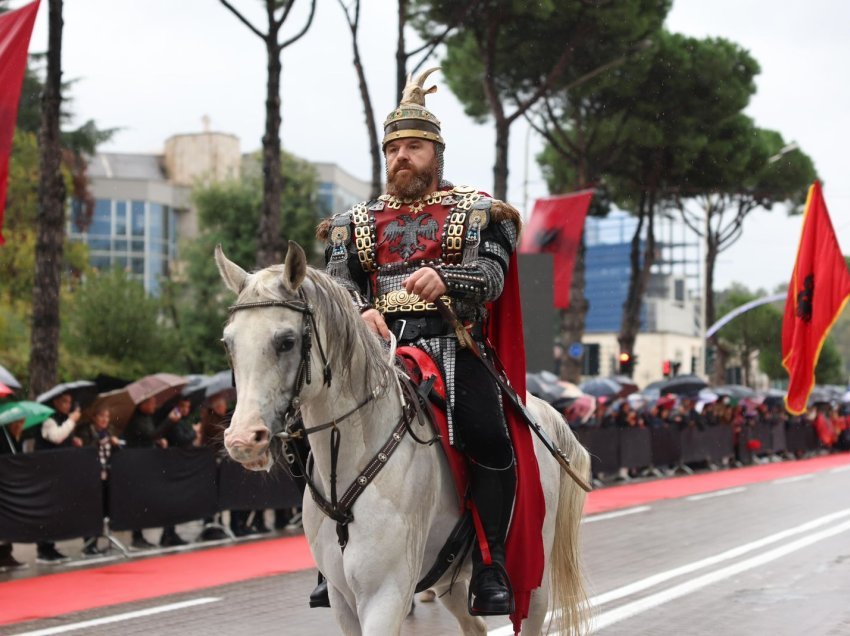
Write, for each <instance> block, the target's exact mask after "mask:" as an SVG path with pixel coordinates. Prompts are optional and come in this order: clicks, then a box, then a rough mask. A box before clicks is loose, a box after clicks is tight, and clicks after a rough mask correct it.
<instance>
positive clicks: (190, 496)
mask: <svg viewBox="0 0 850 636" xmlns="http://www.w3.org/2000/svg"><path fill="white" fill-rule="evenodd" d="M109 486H110V489H109V518H110V527H111V528H112V529H113V530H136V529H142V528H157V527H160V526H171V525H175V524H178V523H184V522H187V521H193V520H195V519H202V518H204V517H211V516H212V515H213V514H214V513H215V512H216V464H215V456H214V455H213V452H212V451H211V450H210V449H208V448H193V449H180V448H169V449H165V450H163V449H159V448H149V449H148V448H143V449H136V448H130V449H126V448H125V449H123V450H122V451H121V452H120V453H115V454H114V455H113V456H112V470H111V472H110V475H109Z"/></svg>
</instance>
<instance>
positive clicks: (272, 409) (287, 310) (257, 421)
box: [215, 241, 321, 470]
mask: <svg viewBox="0 0 850 636" xmlns="http://www.w3.org/2000/svg"><path fill="white" fill-rule="evenodd" d="M215 260H216V264H217V265H218V270H219V272H220V273H221V277H222V278H223V279H224V282H225V284H226V285H227V287H228V288H229V289H230V290H231V291H233V292H235V293H236V294H237V296H238V298H237V301H236V304H235V305H234V307H233V308H232V309H231V317H230V320H229V321H228V323H227V326H226V327H225V328H224V337H223V339H222V340H223V342H224V345H225V347H226V348H227V351H228V354H229V356H230V362H231V365H232V367H233V371H234V376H235V380H236V392H237V395H238V396H239V399H238V402H237V404H236V410H235V411H234V413H233V418H232V419H231V421H230V425H229V426H228V427H227V430H226V431H225V434H224V447H225V448H226V449H227V452H228V453H229V454H230V456H231V457H232V458H233V459H235V460H236V461H238V462H240V463H241V464H242V465H244V466H245V467H246V468H250V469H252V470H264V469H268V468H269V467H270V466H271V464H272V457H271V453H270V448H269V447H270V441H271V438H272V436H273V435H275V434H276V433H278V432H280V427H281V419H282V417H283V415H284V414H285V412H286V411H287V410H288V409H289V406H290V404H291V401H292V399H293V397H295V394H296V393H297V392H298V391H299V390H300V386H298V385H299V383H300V382H299V374H301V373H303V371H301V369H303V364H304V362H305V358H306V359H309V357H310V356H311V352H310V351H309V350H305V340H306V341H307V343H308V344H307V347H309V336H308V337H307V338H306V339H305V333H307V334H309V332H306V331H305V328H306V325H307V323H308V321H309V317H308V316H307V315H306V314H305V313H304V312H302V311H299V307H304V308H306V307H305V305H304V303H303V302H302V300H301V298H299V290H300V288H301V285H302V283H303V282H304V278H305V276H306V274H307V259H306V256H305V255H304V250H302V249H301V247H300V246H299V245H298V244H296V243H294V242H291V241H290V243H289V250H288V252H287V254H286V260H285V263H284V265H283V267H281V266H279V265H277V266H273V267H269V268H266V269H264V270H261V271H258V272H255V273H252V274H249V273H247V272H246V271H245V270H244V269H242V268H241V267H239V265H237V264H235V263H233V262H232V261H230V260H228V258H227V257H226V256H225V255H224V252H222V250H221V247H220V246H219V247H216V250H215ZM302 353H303V357H302ZM313 353H315V352H313ZM320 369H321V367H319V371H317V375H318V376H321V371H320ZM313 384H316V382H315V381H314V382H313Z"/></svg>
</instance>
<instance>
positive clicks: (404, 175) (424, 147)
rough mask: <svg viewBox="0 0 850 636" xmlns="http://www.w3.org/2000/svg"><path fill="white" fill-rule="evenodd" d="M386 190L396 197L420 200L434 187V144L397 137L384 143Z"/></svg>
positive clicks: (435, 163) (435, 175)
mask: <svg viewBox="0 0 850 636" xmlns="http://www.w3.org/2000/svg"><path fill="white" fill-rule="evenodd" d="M385 153H386V158H387V192H388V193H389V194H391V195H393V196H396V197H398V198H400V199H421V198H422V197H424V196H425V195H427V194H430V193H431V192H433V191H434V190H436V189H437V183H438V175H439V161H438V159H437V153H436V151H435V149H434V144H433V143H431V142H430V141H423V140H421V139H415V138H414V139H398V140H396V141H393V142H391V143H389V144H387V147H386V150H385Z"/></svg>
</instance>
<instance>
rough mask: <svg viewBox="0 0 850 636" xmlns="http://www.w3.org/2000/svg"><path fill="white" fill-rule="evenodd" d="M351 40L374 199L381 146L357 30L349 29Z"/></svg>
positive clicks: (380, 183) (379, 184)
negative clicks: (366, 136)
mask: <svg viewBox="0 0 850 636" xmlns="http://www.w3.org/2000/svg"><path fill="white" fill-rule="evenodd" d="M351 42H352V46H353V48H354V68H355V70H356V71H357V82H358V84H359V85H360V98H361V99H362V100H363V112H364V113H365V114H366V130H367V132H368V134H369V152H370V154H371V155H372V189H371V192H370V193H369V196H370V198H372V199H376V198H378V197H379V196H380V195H381V192H382V190H383V179H382V178H381V146H380V144H379V143H378V128H377V125H376V123H375V111H374V110H373V108H372V98H371V97H370V95H369V85H368V84H367V83H366V73H365V72H364V71H363V63H362V62H361V60H360V48H359V47H358V46H357V31H356V30H355V29H354V28H352V29H351Z"/></svg>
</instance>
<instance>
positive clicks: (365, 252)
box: [326, 185, 519, 445]
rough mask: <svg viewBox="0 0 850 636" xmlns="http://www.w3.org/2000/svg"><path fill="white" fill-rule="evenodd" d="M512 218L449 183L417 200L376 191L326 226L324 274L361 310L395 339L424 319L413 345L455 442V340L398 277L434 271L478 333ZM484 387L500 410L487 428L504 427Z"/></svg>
mask: <svg viewBox="0 0 850 636" xmlns="http://www.w3.org/2000/svg"><path fill="white" fill-rule="evenodd" d="M518 218H519V217H518V214H517V213H516V212H515V211H514V210H513V209H512V208H509V206H506V205H505V204H504V203H502V202H500V201H494V200H493V199H491V198H490V197H488V196H487V195H486V194H483V193H481V192H478V191H476V190H474V189H472V188H467V187H462V186H461V187H451V186H450V185H449V186H447V187H446V188H445V189H442V190H440V191H438V192H434V193H432V194H430V195H428V196H427V197H425V198H424V199H422V200H419V201H416V202H408V201H400V200H399V199H396V198H395V197H391V196H389V195H382V196H381V197H379V198H378V199H376V200H372V201H368V202H364V203H359V204H357V205H355V206H354V207H352V208H351V209H350V210H349V211H347V212H344V213H342V214H338V215H336V216H334V217H333V218H332V219H331V220H330V225H329V227H328V228H327V241H328V247H327V250H326V258H327V261H328V265H327V272H328V274H330V275H331V276H333V277H334V278H335V279H336V280H337V282H339V283H340V284H342V285H343V286H344V287H345V288H346V289H348V291H349V292H350V293H351V295H352V299H353V300H354V303H355V304H356V305H357V307H358V309H360V311H361V312H362V311H365V310H366V309H368V308H370V307H373V308H375V309H377V310H378V311H379V312H381V314H383V316H384V319H385V320H386V322H387V324H388V326H390V329H391V330H392V331H393V332H394V333H396V336H397V337H399V339H400V340H406V339H408V338H409V336H410V332H409V331H408V329H407V325H406V323H407V322H408V321H409V322H411V323H414V324H422V321H421V320H419V319H422V318H425V319H426V322H427V323H428V324H429V325H431V327H430V329H428V330H427V331H426V333H425V334H424V335H423V336H420V337H415V339H413V341H412V344H413V345H415V346H416V347H419V348H421V349H423V350H424V351H426V352H427V353H428V354H429V355H430V356H431V358H433V359H434V361H435V362H436V363H437V365H438V366H439V367H440V371H441V372H442V374H443V377H444V378H445V380H446V390H447V394H448V395H447V401H448V404H449V408H448V413H447V415H448V419H449V435H450V441H451V442H452V444H453V445H454V444H455V442H456V441H457V440H456V437H455V426H454V424H455V422H454V419H455V418H454V417H453V415H454V412H455V410H456V406H457V405H456V400H455V397H456V396H455V393H456V391H455V389H456V377H455V375H456V366H455V363H456V359H457V356H458V353H457V339H456V338H455V337H454V336H453V335H452V332H451V329H450V328H449V327H448V325H446V324H445V323H443V322H442V319H441V318H440V316H439V313H438V311H437V308H436V306H435V305H434V304H433V303H426V302H424V301H423V300H422V299H420V298H419V297H418V296H416V295H414V294H408V293H407V291H406V290H405V288H404V284H403V282H404V280H405V279H406V278H407V277H408V276H410V275H411V274H412V273H413V272H414V271H416V270H418V269H419V268H421V267H432V268H434V269H435V270H437V272H438V273H439V274H440V276H441V278H442V279H443V281H444V282H445V284H446V287H447V292H446V295H445V296H443V298H442V300H443V301H444V302H445V303H446V304H448V305H451V306H452V307H453V309H454V311H455V313H456V314H457V316H458V317H459V318H460V319H461V320H462V321H464V323H466V324H468V325H472V326H473V328H472V332H473V334H475V333H481V325H482V323H483V322H484V321H486V319H487V307H486V304H487V303H489V302H492V301H494V300H495V299H496V298H498V297H499V295H500V294H501V293H502V288H503V284H504V277H505V274H506V273H507V270H508V265H509V263H510V257H511V254H512V253H513V251H514V249H515V248H516V242H517V225H518ZM441 326H442V332H441ZM406 332H407V333H406ZM479 346H481V347H483V343H482V344H479ZM485 391H486V394H487V395H489V396H491V397H492V398H493V400H495V402H496V404H495V405H494V406H497V407H498V408H497V409H493V410H492V411H491V413H496V412H497V413H498V414H497V415H496V418H497V421H496V422H491V423H490V426H494V425H495V426H497V427H498V428H497V429H496V432H502V431H503V430H504V428H505V425H504V419H503V415H502V409H501V396H500V394H499V391H498V390H497V389H492V390H491V387H489V386H488V387H486V389H485ZM491 404H492V403H491ZM487 410H488V411H490V409H487ZM461 426H463V424H462V423H461Z"/></svg>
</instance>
